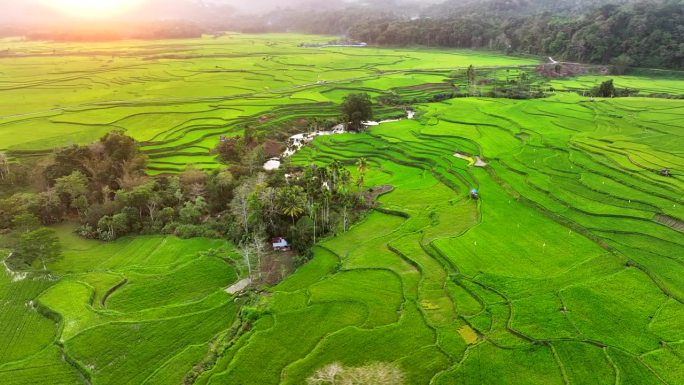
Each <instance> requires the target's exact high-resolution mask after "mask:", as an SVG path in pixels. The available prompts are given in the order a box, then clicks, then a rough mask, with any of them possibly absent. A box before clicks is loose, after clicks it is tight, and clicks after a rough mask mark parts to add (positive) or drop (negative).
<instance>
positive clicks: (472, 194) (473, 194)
mask: <svg viewBox="0 0 684 385" xmlns="http://www.w3.org/2000/svg"><path fill="white" fill-rule="evenodd" d="M470 197H471V198H473V199H474V200H478V199H480V194H479V193H478V192H477V190H476V189H472V190H470Z"/></svg>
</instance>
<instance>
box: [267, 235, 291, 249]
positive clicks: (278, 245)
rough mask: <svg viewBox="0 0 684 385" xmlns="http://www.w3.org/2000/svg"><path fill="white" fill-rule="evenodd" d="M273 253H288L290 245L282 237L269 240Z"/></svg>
mask: <svg viewBox="0 0 684 385" xmlns="http://www.w3.org/2000/svg"><path fill="white" fill-rule="evenodd" d="M271 243H272V245H273V251H290V244H289V243H287V240H286V239H285V238H283V237H277V238H273V239H272V240H271Z"/></svg>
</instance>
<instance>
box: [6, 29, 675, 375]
mask: <svg viewBox="0 0 684 385" xmlns="http://www.w3.org/2000/svg"><path fill="white" fill-rule="evenodd" d="M316 39H320V40H321V41H326V40H328V39H326V38H321V37H311V36H302V35H258V36H256V35H255V36H251V35H226V36H222V37H219V38H204V39H198V40H178V41H157V42H117V43H106V44H105V43H102V44H90V43H89V44H76V43H74V44H53V43H38V42H16V41H3V47H4V48H5V49H7V48H9V49H10V51H11V52H12V55H13V56H11V57H5V58H1V59H0V150H3V151H7V152H8V153H9V154H10V155H11V156H13V157H15V158H18V159H21V158H22V157H33V156H39V155H43V154H48V153H50V152H51V151H53V149H54V148H55V147H57V146H62V145H68V144H71V143H89V142H92V141H94V140H96V139H97V138H98V137H100V136H102V135H103V134H104V133H105V132H107V131H109V130H112V129H116V128H121V129H124V130H125V131H126V132H127V133H128V134H129V135H132V136H133V137H135V138H136V139H137V140H139V141H140V142H141V143H142V149H143V151H144V152H145V153H146V154H147V155H148V157H149V159H150V166H149V172H150V174H159V173H178V172H181V171H183V170H184V169H185V168H186V167H187V165H188V164H195V165H196V166H197V167H199V168H203V169H212V168H216V167H222V165H220V164H219V163H218V162H217V161H216V159H215V157H214V155H212V154H211V153H210V149H211V148H213V147H214V146H215V145H216V143H217V142H218V140H219V137H220V136H221V135H240V134H242V130H243V129H244V127H245V125H247V124H251V125H254V126H255V127H257V128H258V129H259V130H260V131H262V132H265V133H269V132H273V130H277V129H281V128H282V126H283V125H287V124H288V123H287V122H292V121H296V120H297V119H310V118H314V117H316V118H326V117H336V116H337V115H339V112H338V111H339V106H338V105H339V103H340V101H341V99H342V98H343V97H344V96H345V95H347V94H348V93H352V92H367V93H369V94H370V95H371V96H372V97H373V98H374V100H376V101H377V100H378V99H379V98H380V97H382V96H385V95H388V94H392V95H397V96H399V97H400V98H402V99H413V100H414V102H413V103H412V104H411V107H412V109H413V110H414V111H415V112H416V116H415V118H414V119H410V120H408V119H406V120H400V121H396V122H390V123H384V124H381V125H378V126H374V127H371V128H370V129H369V130H367V131H366V132H364V133H359V134H341V135H332V136H320V137H317V138H316V139H315V140H314V141H313V142H312V143H311V144H310V145H307V146H305V147H304V148H302V149H301V150H300V151H299V152H297V153H296V154H295V155H293V156H292V157H291V159H290V160H289V161H288V162H289V163H290V164H294V165H302V166H304V165H308V164H311V163H316V164H321V165H323V164H329V163H330V162H332V161H334V160H338V161H340V162H342V164H344V165H345V166H346V167H348V168H349V170H350V171H351V172H352V173H353V174H357V173H358V171H357V168H356V165H355V164H356V161H357V160H358V159H359V158H361V157H365V158H366V159H367V160H368V164H369V168H368V172H367V174H366V176H365V186H364V189H366V188H374V187H377V186H391V191H389V192H387V193H385V194H383V195H382V196H380V197H379V205H378V208H377V209H375V210H372V211H371V212H370V213H369V214H368V215H367V216H366V217H365V218H364V219H363V220H362V221H360V222H359V223H357V224H356V225H354V226H353V227H352V228H351V229H350V230H349V231H347V232H344V233H342V232H340V233H339V234H338V235H337V236H336V237H331V238H327V239H324V240H322V241H321V242H320V243H318V244H317V245H316V246H315V247H314V257H313V259H312V260H311V261H310V262H309V263H307V264H305V265H304V266H302V267H300V268H299V269H298V270H297V271H296V272H295V273H294V274H292V275H291V276H289V277H288V278H286V279H285V280H284V281H282V282H281V283H279V284H278V285H276V286H274V287H269V288H266V289H265V291H264V292H263V293H261V297H260V300H259V307H260V308H261V309H265V311H264V313H263V315H262V316H261V317H260V318H259V319H258V320H257V321H255V322H254V324H253V326H252V327H251V329H250V330H244V329H240V330H239V332H238V330H237V329H236V325H238V324H239V318H240V316H239V313H240V308H241V306H242V304H243V302H242V300H241V299H237V298H236V297H235V296H232V295H230V294H228V293H226V292H225V288H226V287H228V286H230V285H232V284H234V283H235V282H236V281H238V280H239V279H240V278H242V277H243V276H244V272H243V271H241V268H239V266H240V265H239V263H238V262H236V261H239V259H240V257H239V256H238V254H237V252H236V250H235V248H234V246H233V245H231V244H229V243H228V242H225V241H222V240H210V239H199V238H198V239H189V240H182V239H178V238H175V237H171V236H168V237H163V236H138V237H128V238H124V239H120V240H118V241H115V242H112V243H101V242H96V241H86V240H83V239H80V238H78V237H76V236H75V235H73V234H72V233H71V230H72V229H71V228H70V227H69V226H61V227H58V228H57V230H58V231H59V234H60V236H61V238H62V242H63V245H64V257H63V258H62V259H61V260H60V261H58V262H55V263H54V264H53V265H51V266H50V270H51V272H52V273H51V274H50V275H49V276H44V275H28V276H26V275H21V274H16V273H13V272H11V271H9V270H6V271H3V272H1V273H0V310H1V311H0V383H2V384H93V385H95V384H98V385H105V384H107V385H108V384H112V385H115V384H116V385H120V384H130V385H133V384H182V383H183V382H184V381H185V382H186V383H188V382H191V383H195V384H203V385H209V384H211V385H219V384H220V385H223V384H226V385H228V384H230V385H247V384H255V385H256V384H259V385H261V384H305V383H306V379H307V378H308V377H310V376H311V375H312V374H313V373H314V372H315V371H316V370H317V369H319V368H321V367H324V366H326V365H328V364H331V363H333V362H339V363H342V364H343V365H344V366H349V367H359V366H363V365H366V364H368V363H372V362H389V363H394V364H396V365H397V366H398V367H399V368H401V370H402V371H403V373H404V374H405V378H406V384H411V385H413V384H426V385H427V384H439V385H454V384H458V385H460V384H465V385H475V384H478V385H479V384H482V385H484V384H487V385H489V384H521V385H522V384H540V385H541V384H543V385H548V384H558V385H567V384H619V385H632V384H639V385H642V384H646V385H649V384H669V385H677V384H683V383H684V100H681V99H665V98H655V97H651V96H653V95H654V94H669V95H672V96H681V95H684V77H681V78H680V77H677V76H676V74H675V75H672V74H671V75H670V76H669V77H653V76H646V75H643V76H636V75H633V76H624V77H619V76H617V77H611V78H612V79H614V81H615V84H616V86H617V87H629V88H638V89H640V91H641V92H640V94H639V96H635V97H625V98H595V99H592V98H588V97H583V96H581V95H580V94H579V93H578V92H577V91H578V90H582V89H588V88H591V87H593V86H595V85H597V84H599V83H600V82H601V81H604V80H606V79H608V78H606V77H599V76H594V75H592V76H579V77H575V78H570V79H555V80H553V81H551V82H548V84H549V85H552V86H553V89H554V91H553V92H549V93H548V95H547V97H545V98H540V99H529V100H513V99H505V98H479V97H469V98H455V99H448V100H444V101H441V102H431V103H427V101H428V100H432V99H434V96H435V95H439V94H442V93H445V92H451V91H450V90H453V88H454V86H455V85H458V84H456V83H458V78H457V77H456V78H455V77H454V72H459V73H460V72H461V71H463V70H464V68H466V67H468V66H469V65H471V64H472V65H474V66H475V67H477V68H479V69H480V71H482V72H484V73H487V76H489V77H499V76H500V77H505V76H511V75H510V74H511V73H517V71H530V69H532V68H534V66H535V65H536V64H537V62H538V61H537V60H536V59H529V58H516V57H508V56H503V55H498V54H494V53H487V52H480V51H454V50H436V49H378V48H363V49H360V48H324V49H310V48H299V47H297V45H298V44H299V43H302V42H310V41H316ZM533 81H534V82H544V84H543V86H544V87H546V85H547V83H546V82H545V81H544V80H541V79H536V78H534V79H533ZM461 86H462V85H461ZM376 112H377V115H378V117H379V118H384V117H387V118H391V117H396V116H398V115H397V114H399V115H400V114H401V113H403V107H402V108H394V107H377V109H376ZM478 158H479V161H478ZM665 168H667V169H669V170H670V172H671V176H669V177H666V176H661V175H660V174H659V171H660V170H662V169H665ZM386 189H387V190H389V188H386ZM472 190H477V191H478V194H479V199H477V200H476V199H473V198H472V196H471V191H472ZM0 251H1V252H2V253H3V254H6V252H5V251H2V250H0ZM7 252H9V251H7ZM191 374H192V375H191ZM189 379H192V381H190V380H189Z"/></svg>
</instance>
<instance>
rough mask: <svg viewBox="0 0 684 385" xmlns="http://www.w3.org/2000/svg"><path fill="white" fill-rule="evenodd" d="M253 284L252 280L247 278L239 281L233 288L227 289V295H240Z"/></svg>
mask: <svg viewBox="0 0 684 385" xmlns="http://www.w3.org/2000/svg"><path fill="white" fill-rule="evenodd" d="M251 284H252V280H251V279H249V278H245V279H243V280H240V281H237V282H236V283H234V284H233V285H232V286H229V287H228V288H227V289H226V293H228V294H236V293H239V292H241V291H243V290H245V289H246V288H247V287H248V286H249V285H251Z"/></svg>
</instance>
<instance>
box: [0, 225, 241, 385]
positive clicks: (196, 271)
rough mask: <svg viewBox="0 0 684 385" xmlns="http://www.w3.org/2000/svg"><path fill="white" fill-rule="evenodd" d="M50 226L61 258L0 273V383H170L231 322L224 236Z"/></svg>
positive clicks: (233, 273) (233, 275)
mask: <svg viewBox="0 0 684 385" xmlns="http://www.w3.org/2000/svg"><path fill="white" fill-rule="evenodd" d="M58 230H59V233H60V235H61V239H62V243H63V245H64V249H65V250H64V252H63V254H64V258H63V259H62V260H61V261H59V262H56V263H55V264H54V265H52V266H50V270H51V272H52V273H51V274H50V276H22V275H17V274H11V273H10V272H9V271H5V270H4V269H3V272H2V274H0V298H2V302H0V304H1V307H0V308H1V309H2V312H0V337H1V338H0V383H2V384H17V385H19V384H21V385H25V384H83V383H92V384H142V383H146V384H152V383H155V384H174V383H175V384H179V383H181V382H182V381H183V378H184V377H185V376H186V374H187V373H188V372H189V371H190V370H191V369H192V366H193V364H194V363H196V362H199V361H201V360H202V359H204V357H205V356H206V355H207V354H208V352H209V345H210V343H211V342H212V339H214V338H215V337H216V336H217V335H219V334H220V333H224V332H226V331H227V330H229V329H230V328H231V326H232V325H233V321H234V320H235V319H236V315H237V309H238V304H236V303H235V302H234V301H233V298H232V297H231V296H230V295H228V294H227V293H226V292H225V291H224V289H225V287H227V286H229V285H230V284H231V283H233V282H235V281H236V279H237V275H238V272H237V270H236V268H235V267H234V266H235V264H234V263H233V262H232V261H233V257H234V255H235V253H234V251H233V249H232V247H231V246H230V245H229V244H227V243H226V242H224V241H220V240H210V239H192V240H181V239H178V238H174V237H161V236H141V237H136V238H126V239H121V240H119V241H116V242H113V243H108V244H105V243H100V242H96V241H86V240H82V239H80V238H78V237H77V236H76V235H73V234H72V233H71V231H73V228H72V227H70V226H64V227H61V228H58ZM210 249H214V250H217V252H215V253H211V254H208V253H207V250H210ZM3 253H4V252H3Z"/></svg>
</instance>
